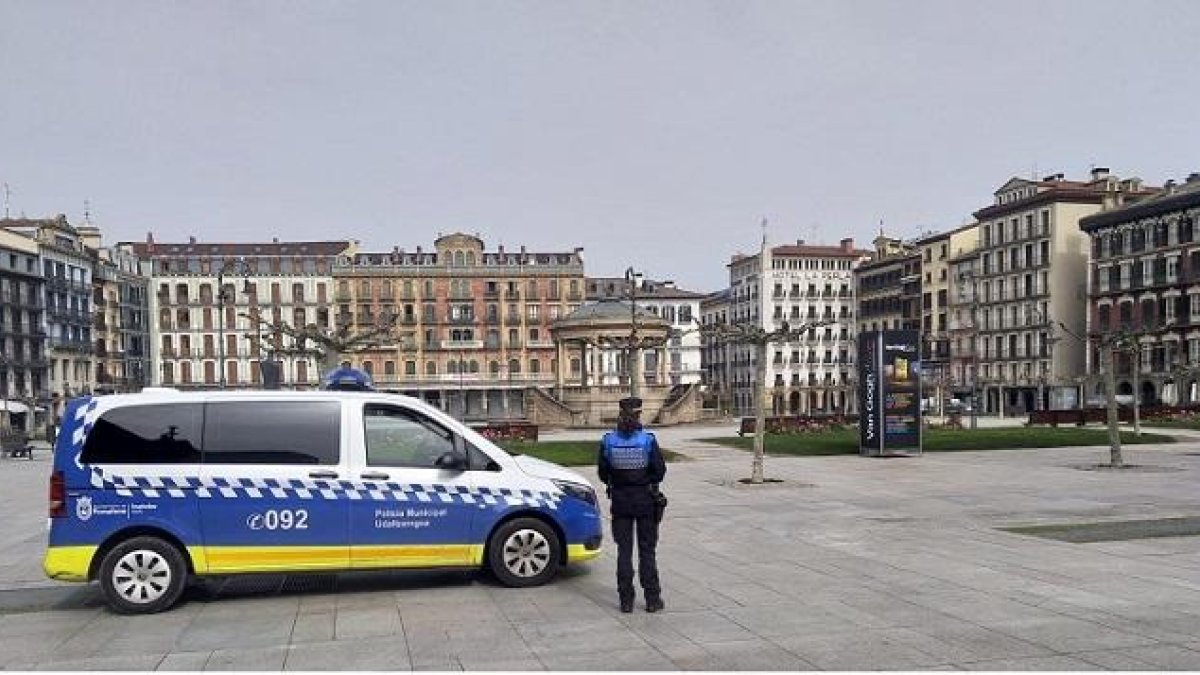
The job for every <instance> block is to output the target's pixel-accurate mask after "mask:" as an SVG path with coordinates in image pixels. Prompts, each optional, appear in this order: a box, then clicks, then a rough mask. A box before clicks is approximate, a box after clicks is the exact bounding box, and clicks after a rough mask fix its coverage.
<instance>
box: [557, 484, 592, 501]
mask: <svg viewBox="0 0 1200 675" xmlns="http://www.w3.org/2000/svg"><path fill="white" fill-rule="evenodd" d="M554 485H555V487H557V488H558V489H559V490H562V491H563V492H564V493H566V494H568V495H570V496H572V497H574V498H576V499H581V500H583V501H585V502H587V503H589V504H591V505H593V506H595V505H596V491H595V490H593V489H592V487H591V486H590V485H584V484H582V483H572V482H571V481H569V480H556V481H554Z"/></svg>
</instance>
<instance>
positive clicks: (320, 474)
mask: <svg viewBox="0 0 1200 675" xmlns="http://www.w3.org/2000/svg"><path fill="white" fill-rule="evenodd" d="M308 477H309V478H337V477H338V475H337V472H336V471H329V470H324V471H309V472H308Z"/></svg>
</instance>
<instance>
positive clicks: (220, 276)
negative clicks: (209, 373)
mask: <svg viewBox="0 0 1200 675" xmlns="http://www.w3.org/2000/svg"><path fill="white" fill-rule="evenodd" d="M231 268H232V271H233V272H234V274H237V273H238V272H239V269H238V268H241V274H242V276H243V277H244V278H245V281H246V286H247V288H246V289H245V290H246V291H249V285H250V279H249V277H250V266H249V265H248V264H247V263H246V261H245V260H243V259H241V258H236V259H234V260H227V261H225V264H223V265H221V269H220V270H218V271H217V314H218V316H217V336H218V337H217V354H218V358H219V360H220V366H219V370H220V371H221V372H220V379H219V382H220V388H221V389H224V388H225V300H226V298H225V273H226V272H227V271H230V270H231ZM233 299H234V300H235V301H236V299H237V298H236V297H235V298H233Z"/></svg>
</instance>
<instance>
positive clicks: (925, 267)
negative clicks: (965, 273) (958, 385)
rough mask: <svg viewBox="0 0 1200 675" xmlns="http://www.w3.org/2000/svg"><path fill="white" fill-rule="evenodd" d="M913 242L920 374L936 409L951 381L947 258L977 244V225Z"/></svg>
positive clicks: (951, 280)
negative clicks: (916, 258) (917, 284)
mask: <svg viewBox="0 0 1200 675" xmlns="http://www.w3.org/2000/svg"><path fill="white" fill-rule="evenodd" d="M915 245H916V248H917V251H918V252H919V253H920V256H921V298H920V300H921V301H920V314H921V336H922V345H921V346H922V350H921V377H922V381H923V383H924V387H925V396H926V397H929V398H932V399H933V400H934V402H935V404H934V409H935V410H938V411H939V412H940V411H941V409H942V405H943V404H944V402H945V399H946V397H947V396H948V394H949V392H950V387H951V385H952V382H953V378H952V371H951V367H950V361H951V351H952V350H951V346H952V342H953V338H952V335H951V331H950V326H951V319H952V315H951V309H950V306H951V297H950V296H951V292H952V290H953V289H954V285H955V284H954V277H953V275H952V274H951V269H952V265H951V260H952V259H954V258H956V257H961V256H962V255H964V254H966V253H969V252H971V251H974V250H975V249H976V248H977V247H978V245H979V226H978V225H977V224H971V225H967V226H964V227H960V228H958V229H956V230H950V231H947V232H940V233H938V234H934V235H930V236H927V237H923V238H921V239H918V240H917V241H916V242H915Z"/></svg>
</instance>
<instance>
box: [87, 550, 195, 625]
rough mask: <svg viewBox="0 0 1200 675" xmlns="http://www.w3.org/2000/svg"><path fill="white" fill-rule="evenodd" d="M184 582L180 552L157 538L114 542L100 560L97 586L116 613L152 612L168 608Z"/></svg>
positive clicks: (179, 593) (185, 574)
mask: <svg viewBox="0 0 1200 675" xmlns="http://www.w3.org/2000/svg"><path fill="white" fill-rule="evenodd" d="M186 584H187V563H186V562H185V561H184V559H183V554H182V553H181V552H180V551H179V549H177V548H175V546H173V545H172V544H169V543H167V542H165V541H163V540H162V539H159V538H157V537H134V538H133V539H130V540H128V541H123V542H121V543H120V544H117V545H116V546H114V547H113V548H112V550H110V551H109V552H108V554H107V555H105V556H104V560H103V561H102V562H101V563H100V588H101V589H102V590H103V591H104V597H105V599H106V600H108V605H109V607H111V608H112V609H113V611H115V612H117V613H118V614H154V613H156V612H162V611H165V610H168V609H170V608H171V607H172V606H173V605H174V604H175V603H176V602H177V601H178V600H179V596H180V595H182V594H183V588H184V586H185V585H186Z"/></svg>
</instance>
